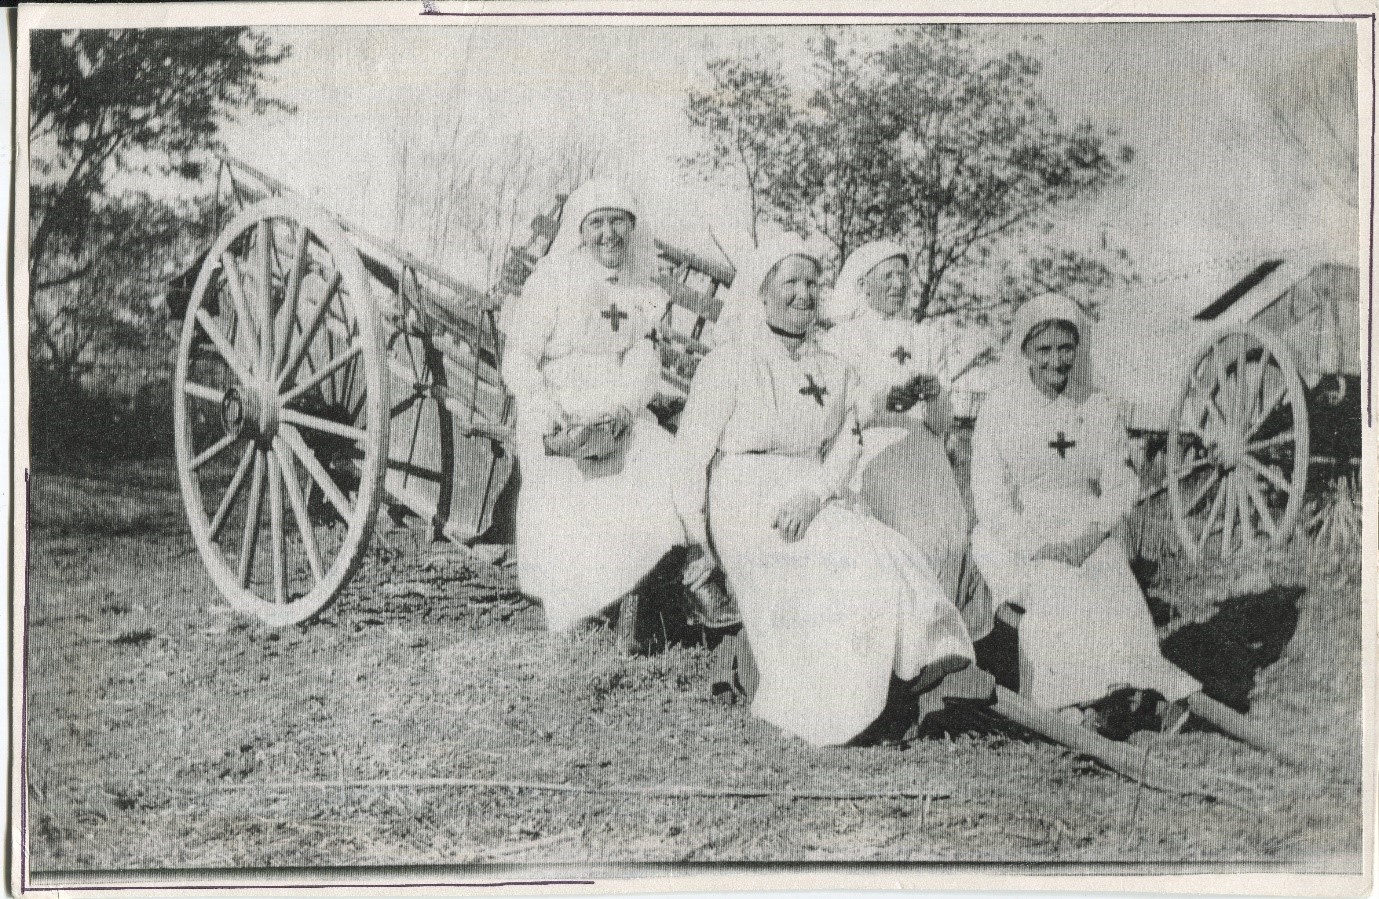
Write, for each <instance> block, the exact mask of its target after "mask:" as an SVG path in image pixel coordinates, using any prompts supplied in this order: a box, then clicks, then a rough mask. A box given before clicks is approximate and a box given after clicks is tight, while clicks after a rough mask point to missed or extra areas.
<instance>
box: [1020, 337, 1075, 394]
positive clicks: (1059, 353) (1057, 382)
mask: <svg viewBox="0 0 1379 899" xmlns="http://www.w3.org/2000/svg"><path fill="white" fill-rule="evenodd" d="M1077 342H1078V338H1077V331H1075V330H1073V329H1072V328H1070V327H1068V326H1067V325H1063V324H1051V325H1049V326H1047V327H1045V328H1044V329H1043V330H1042V331H1038V332H1037V333H1035V335H1034V336H1033V337H1031V338H1030V339H1028V340H1026V341H1025V345H1024V346H1023V347H1022V348H1021V351H1022V352H1023V353H1024V354H1025V358H1026V359H1028V360H1029V370H1030V377H1031V378H1033V380H1034V385H1035V386H1036V387H1038V388H1039V389H1040V390H1042V391H1044V392H1045V393H1047V394H1051V395H1057V394H1060V393H1062V392H1063V391H1064V390H1065V389H1066V388H1067V386H1068V378H1069V377H1070V376H1071V375H1072V371H1073V363H1074V362H1075V361H1076V359H1077Z"/></svg>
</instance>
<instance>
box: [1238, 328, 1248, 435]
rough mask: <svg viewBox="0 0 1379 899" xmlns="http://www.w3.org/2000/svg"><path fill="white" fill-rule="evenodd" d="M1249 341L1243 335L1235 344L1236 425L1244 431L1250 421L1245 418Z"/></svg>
mask: <svg viewBox="0 0 1379 899" xmlns="http://www.w3.org/2000/svg"><path fill="white" fill-rule="evenodd" d="M1249 351H1250V346H1249V341H1248V340H1247V339H1246V338H1245V337H1244V336H1243V335H1242V336H1241V337H1240V338H1239V339H1238V340H1236V342H1235V410H1234V412H1235V419H1234V421H1235V424H1236V427H1237V428H1240V429H1243V428H1245V426H1246V422H1247V421H1248V419H1247V418H1246V417H1245V404H1246V401H1247V396H1248V394H1247V391H1246V389H1245V386H1246V385H1245V381H1246V375H1247V374H1248V371H1247V367H1246V357H1247V356H1248V355H1249Z"/></svg>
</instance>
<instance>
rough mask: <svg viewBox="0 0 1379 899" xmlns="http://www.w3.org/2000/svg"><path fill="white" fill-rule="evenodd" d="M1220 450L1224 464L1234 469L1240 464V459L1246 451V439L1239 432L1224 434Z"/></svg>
mask: <svg viewBox="0 0 1379 899" xmlns="http://www.w3.org/2000/svg"><path fill="white" fill-rule="evenodd" d="M1218 452H1219V453H1220V458H1221V464H1222V466H1223V467H1225V468H1226V469H1227V470H1230V469H1234V468H1236V467H1237V466H1239V465H1240V460H1241V458H1242V457H1243V456H1244V455H1245V453H1246V449H1245V439H1244V438H1243V437H1241V436H1240V435H1239V434H1222V435H1221V442H1220V444H1219V445H1218Z"/></svg>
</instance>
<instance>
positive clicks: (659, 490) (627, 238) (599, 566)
mask: <svg viewBox="0 0 1379 899" xmlns="http://www.w3.org/2000/svg"><path fill="white" fill-rule="evenodd" d="M645 235H646V232H645V228H644V227H641V226H640V223H639V222H638V218H637V203H636V200H635V199H634V198H633V196H632V195H631V194H630V193H629V192H628V191H627V190H626V189H625V188H623V187H622V186H621V185H618V184H615V183H612V182H607V181H602V180H592V181H587V182H585V183H584V184H583V185H582V186H581V187H580V188H579V189H578V190H576V191H575V192H574V193H573V194H572V195H571V196H570V199H569V200H568V201H567V202H566V204H565V210H564V214H563V216H562V218H561V223H560V230H559V232H558V233H557V235H556V238H555V240H554V241H553V242H552V244H551V250H550V253H549V254H547V256H546V257H545V258H543V259H542V261H541V262H540V264H538V265H537V267H536V270H535V271H533V272H532V275H531V277H530V279H528V281H527V283H526V285H525V287H524V289H523V291H522V294H521V296H520V298H519V299H518V300H517V301H516V303H515V304H514V306H513V307H512V309H511V314H510V315H509V316H508V317H507V318H506V320H505V328H504V330H505V332H506V336H507V342H506V345H505V347H504V353H503V380H504V381H505V382H506V383H507V386H508V389H509V390H510V391H511V392H512V394H513V396H514V397H515V398H516V400H517V429H516V430H517V440H516V442H517V455H518V460H519V462H520V464H521V466H522V486H521V488H520V492H519V494H518V498H517V578H518V584H519V586H520V587H521V589H522V590H523V591H524V592H525V593H528V594H529V595H532V596H535V597H536V598H538V599H539V600H540V601H541V603H542V605H543V607H544V608H545V612H546V622H547V626H548V627H549V628H550V629H551V630H552V631H560V630H565V629H568V628H569V627H571V626H572V625H574V624H575V623H577V622H579V621H580V620H582V619H585V618H588V617H591V616H594V615H597V614H598V613H599V612H601V611H602V610H604V609H606V608H607V607H608V606H610V605H612V604H613V603H615V602H617V601H618V600H619V599H620V598H621V597H622V596H623V595H624V594H626V593H628V592H629V591H631V590H632V589H633V588H634V587H635V586H636V585H637V583H638V581H639V580H641V579H642V578H643V577H644V576H645V575H646V574H648V573H649V572H650V571H651V569H652V568H653V567H654V566H655V565H656V563H657V562H658V561H659V560H660V559H661V558H662V557H663V556H664V555H665V554H666V552H667V551H668V550H670V548H671V547H672V546H674V545H675V544H676V543H679V542H681V540H682V539H683V531H682V529H681V525H680V519H679V517H678V516H677V515H676V513H675V506H674V503H673V500H672V497H671V490H670V481H669V478H668V477H667V474H666V462H665V460H666V458H667V456H668V455H669V454H670V452H671V449H672V446H673V443H672V440H671V436H670V434H669V433H667V432H666V431H664V430H662V429H661V427H660V426H659V425H658V424H657V423H656V420H655V419H654V417H653V416H652V415H651V413H650V412H649V411H648V410H647V408H646V406H647V403H648V402H649V401H650V400H651V399H652V397H653V396H654V395H655V392H656V386H657V384H658V383H659V379H660V360H659V355H658V352H657V349H656V346H655V343H654V341H653V328H654V327H655V325H656V322H657V321H658V320H659V319H660V316H661V313H662V311H663V310H664V308H665V304H666V302H667V298H666V296H665V294H664V293H663V292H662V291H661V290H660V289H659V288H657V287H656V286H655V285H653V284H652V283H651V281H650V277H649V275H650V267H651V266H652V265H653V264H654V259H653V258H652V254H651V252H650V241H649V240H648V239H647V238H646V236H645Z"/></svg>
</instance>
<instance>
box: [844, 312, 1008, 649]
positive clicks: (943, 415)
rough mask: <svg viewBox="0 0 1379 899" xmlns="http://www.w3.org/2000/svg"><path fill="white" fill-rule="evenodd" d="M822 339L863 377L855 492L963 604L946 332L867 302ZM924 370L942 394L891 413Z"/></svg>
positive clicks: (981, 613)
mask: <svg viewBox="0 0 1379 899" xmlns="http://www.w3.org/2000/svg"><path fill="white" fill-rule="evenodd" d="M820 342H821V343H822V344H823V346H824V347H825V348H827V349H828V350H829V351H830V352H833V353H835V354H836V355H838V356H840V357H841V358H842V359H843V360H844V361H846V362H847V363H848V364H849V365H851V366H852V367H853V368H854V369H855V370H856V371H857V372H858V374H859V375H860V377H861V394H860V397H859V401H858V417H859V420H860V421H861V423H862V427H863V451H862V458H861V460H860V462H859V464H858V468H857V473H856V475H855V476H854V477H853V482H852V488H853V490H854V491H856V493H857V494H858V495H859V496H860V497H861V498H862V499H863V500H864V501H865V502H866V503H867V505H868V507H869V508H870V509H871V511H872V512H873V514H875V515H876V516H877V518H879V519H880V520H881V521H882V522H884V523H885V524H888V525H890V526H891V527H893V528H895V529H896V530H897V531H900V533H902V534H904V535H905V536H906V537H909V538H910V540H911V541H913V542H914V544H915V545H916V546H917V547H919V549H920V551H921V552H923V553H924V555H925V558H927V559H928V560H929V563H930V565H932V566H933V568H934V573H935V574H936V575H938V578H939V581H940V582H941V583H942V584H943V587H944V590H945V591H946V592H947V594H948V596H949V598H950V599H952V600H953V601H954V602H958V601H959V600H960V597H959V595H958V588H959V580H960V577H961V574H962V566H963V560H964V556H965V555H966V552H967V538H968V532H969V530H970V528H971V522H970V521H969V520H968V514H967V506H966V504H965V503H964V502H963V498H962V492H961V491H960V490H959V488H958V483H957V479H956V478H955V477H954V476H953V468H952V465H951V464H950V462H949V460H948V454H947V452H946V451H945V449H944V445H943V436H944V435H946V434H947V432H948V430H949V428H950V427H951V425H952V409H951V405H950V403H949V398H948V387H949V384H948V382H947V378H946V377H945V375H944V364H943V345H942V340H941V337H940V335H939V334H938V332H937V331H936V330H935V329H934V328H933V327H932V326H930V325H926V324H923V323H918V322H915V321H913V320H911V319H909V318H907V317H904V316H900V317H895V318H886V317H884V316H882V315H881V314H880V313H878V312H877V311H876V310H874V309H872V308H871V307H870V306H867V307H865V308H863V309H862V310H861V311H860V312H858V313H857V314H856V315H855V316H854V317H852V318H850V319H848V320H846V321H843V322H840V323H839V324H837V325H835V326H834V327H833V328H832V329H831V330H830V331H828V332H827V333H826V334H825V335H824V336H823V337H822V338H821V339H820ZM917 374H927V375H931V376H934V377H936V378H938V380H939V383H940V385H941V387H942V390H943V392H942V393H940V395H939V396H938V397H936V398H935V399H932V400H929V401H926V402H922V403H918V404H916V405H915V406H914V407H913V408H911V409H910V410H909V411H908V412H905V413H894V412H890V411H888V410H887V409H886V399H887V395H888V394H889V393H890V391H891V389H892V388H894V387H898V386H901V385H903V384H906V383H908V382H909V381H910V380H911V379H912V378H914V377H915V375H917ZM972 612H973V614H972V616H971V618H970V620H969V621H968V625H969V628H971V629H972V631H973V634H974V636H978V637H979V636H982V635H984V634H985V633H986V631H987V630H989V628H990V621H989V615H988V614H987V610H986V609H985V607H983V608H982V609H980V610H978V609H973V610H972ZM965 617H967V616H966V615H965Z"/></svg>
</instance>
